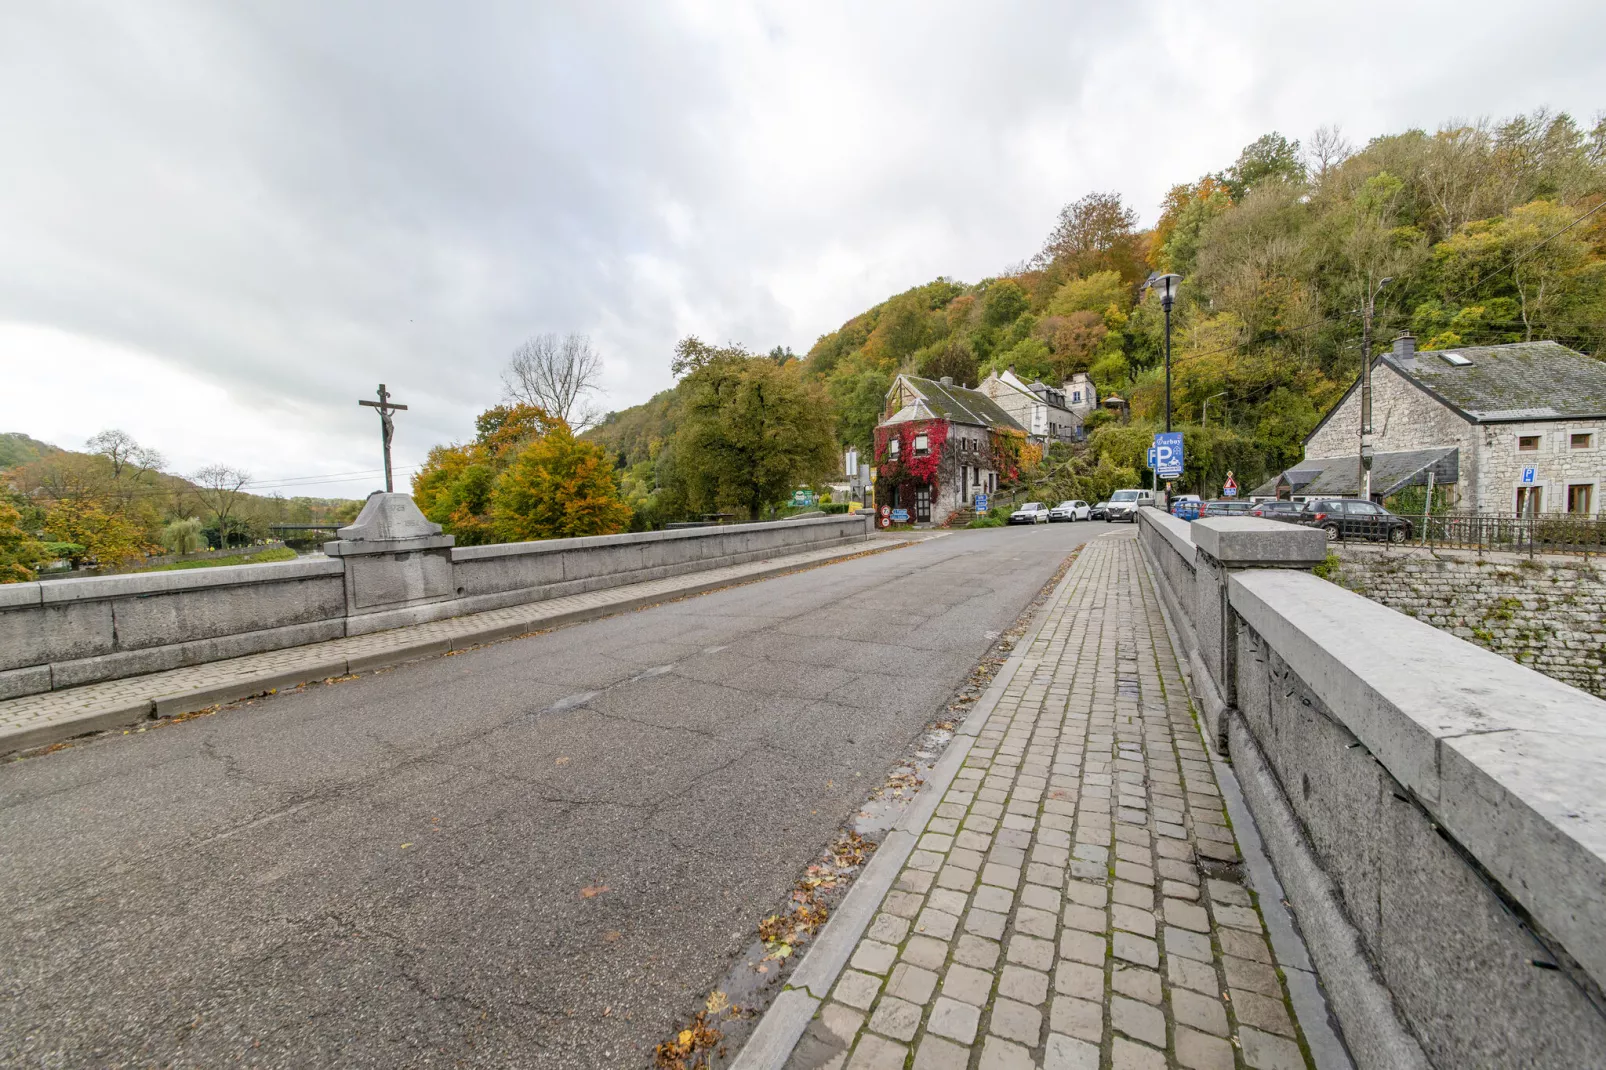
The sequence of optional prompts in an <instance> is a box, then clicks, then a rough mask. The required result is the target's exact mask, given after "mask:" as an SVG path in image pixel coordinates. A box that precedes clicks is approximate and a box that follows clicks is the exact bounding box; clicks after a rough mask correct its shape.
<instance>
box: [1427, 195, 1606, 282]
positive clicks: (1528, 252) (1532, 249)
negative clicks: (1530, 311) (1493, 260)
mask: <svg viewBox="0 0 1606 1070" xmlns="http://www.w3.org/2000/svg"><path fill="white" fill-rule="evenodd" d="M1602 208H1606V200H1602V201H1601V202H1600V203H1599V204H1597V205H1595V207H1593V208H1591V209H1590V210H1589V211H1587V212H1585V213H1584V214H1583V215H1581V216H1579V217H1578V218H1577V219H1574V220H1573V221H1572V222H1571V223H1568V224H1567V225H1566V226H1565V227H1562V228H1561V229H1560V230H1558V231H1556V232H1555V233H1554V234H1547V235H1546V236H1545V237H1543V238H1540V239H1539V240H1538V241H1536V242H1534V243H1533V244H1532V245H1530V246H1529V247H1528V248H1526V249H1524V250H1523V251H1522V252H1520V253H1518V254H1517V255H1516V256H1514V257H1512V258H1511V259H1510V260H1509V261H1508V262H1506V263H1504V264H1502V265H1500V266H1499V267H1497V268H1495V269H1494V270H1493V271H1491V272H1489V273H1488V274H1487V275H1482V276H1479V277H1478V278H1476V279H1474V280H1473V281H1472V282H1471V283H1469V284H1468V285H1467V286H1465V287H1463V288H1462V289H1461V290H1459V291H1457V292H1456V293H1455V294H1452V295H1451V296H1449V297H1447V298H1445V303H1447V304H1449V303H1452V302H1456V301H1459V300H1461V298H1463V297H1465V296H1466V295H1467V294H1468V293H1471V292H1472V291H1473V290H1475V289H1477V288H1478V287H1479V286H1481V285H1483V284H1484V283H1485V282H1487V281H1489V280H1490V279H1492V278H1494V277H1495V276H1496V275H1499V274H1502V273H1503V272H1505V271H1506V270H1508V269H1510V268H1513V267H1516V266H1517V265H1518V264H1519V263H1521V262H1522V261H1523V260H1526V259H1527V258H1528V257H1530V256H1532V255H1533V254H1534V253H1536V252H1538V251H1539V250H1540V248H1542V247H1543V246H1544V245H1545V244H1546V243H1548V242H1550V241H1551V240H1552V239H1555V238H1559V237H1561V236H1562V235H1563V234H1565V233H1567V232H1568V231H1569V230H1572V229H1573V228H1574V227H1576V226H1577V225H1578V224H1580V223H1582V222H1583V221H1584V220H1586V219H1588V218H1589V217H1590V216H1592V215H1594V214H1595V213H1596V212H1598V211H1600V210H1601V209H1602Z"/></svg>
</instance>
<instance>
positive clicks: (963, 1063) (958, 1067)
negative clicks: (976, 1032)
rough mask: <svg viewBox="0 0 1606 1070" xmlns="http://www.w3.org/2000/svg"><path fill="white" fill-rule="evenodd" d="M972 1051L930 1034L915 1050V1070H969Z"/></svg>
mask: <svg viewBox="0 0 1606 1070" xmlns="http://www.w3.org/2000/svg"><path fill="white" fill-rule="evenodd" d="M969 1066H970V1049H969V1048H967V1047H963V1046H961V1045H959V1044H955V1043H954V1042H953V1041H951V1040H944V1039H942V1038H941V1037H934V1036H932V1035H931V1034H930V1033H929V1032H928V1033H927V1034H926V1036H925V1037H924V1038H923V1039H922V1040H921V1041H920V1047H919V1048H917V1049H916V1050H915V1065H914V1070H968V1067H969Z"/></svg>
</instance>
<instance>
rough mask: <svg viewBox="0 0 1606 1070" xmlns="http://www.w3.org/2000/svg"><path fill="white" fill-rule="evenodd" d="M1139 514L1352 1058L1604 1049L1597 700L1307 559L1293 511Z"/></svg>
mask: <svg viewBox="0 0 1606 1070" xmlns="http://www.w3.org/2000/svg"><path fill="white" fill-rule="evenodd" d="M1139 520H1140V524H1139V537H1140V540H1141V543H1142V546H1143V551H1144V556H1145V559H1146V560H1147V561H1148V562H1149V564H1150V566H1151V572H1152V574H1153V575H1154V577H1155V582H1156V585H1157V586H1158V587H1160V588H1161V595H1162V598H1161V601H1162V604H1163V605H1164V606H1165V607H1166V612H1167V617H1168V622H1169V624H1170V625H1171V627H1172V628H1173V629H1174V630H1175V632H1176V634H1177V638H1178V640H1179V644H1180V646H1181V647H1182V648H1183V651H1184V653H1185V654H1186V660H1187V664H1188V666H1189V675H1190V677H1191V682H1192V684H1193V688H1192V690H1193V691H1194V694H1195V696H1196V698H1197V699H1198V700H1199V702H1200V704H1201V706H1202V707H1203V710H1202V712H1203V713H1204V715H1205V718H1204V719H1205V720H1206V722H1207V725H1208V729H1207V732H1206V735H1207V738H1208V739H1209V742H1210V745H1211V746H1212V748H1213V749H1214V750H1215V751H1216V752H1217V753H1218V754H1220V755H1221V756H1223V757H1224V758H1227V759H1228V760H1230V761H1231V763H1232V767H1233V769H1234V771H1235V773H1236V779H1237V782H1238V783H1239V785H1240V786H1241V789H1242V791H1243V795H1244V799H1245V802H1246V803H1247V805H1248V808H1249V810H1250V813H1251V814H1252V815H1253V817H1254V821H1255V825H1256V827H1257V829H1258V830H1259V832H1260V835H1261V838H1262V840H1263V841H1264V843H1265V846H1266V849H1267V853H1268V854H1269V855H1270V857H1271V861H1272V863H1273V865H1274V867H1275V869H1276V871H1277V876H1278V879H1279V881H1280V882H1281V884H1282V886H1283V888H1284V890H1285V893H1286V896H1287V899H1288V901H1289V902H1290V904H1291V905H1292V907H1293V910H1294V912H1295V915H1296V916H1297V918H1298V921H1299V926H1300V929H1301V932H1302V934H1303V935H1304V937H1305V940H1306V943H1307V946H1308V947H1309V949H1310V955H1311V959H1312V961H1313V962H1314V963H1315V966H1316V968H1317V971H1318V973H1319V975H1320V977H1321V980H1322V984H1323V986H1324V988H1325V989H1326V991H1327V993H1328V997H1329V1005H1330V1006H1331V1008H1332V1009H1333V1012H1334V1014H1335V1016H1336V1018H1337V1019H1338V1021H1339V1023H1340V1025H1341V1027H1342V1030H1343V1033H1344V1039H1345V1042H1346V1044H1347V1046H1348V1048H1349V1050H1350V1052H1351V1054H1352V1055H1353V1057H1354V1059H1355V1063H1356V1065H1357V1066H1358V1067H1360V1068H1361V1070H1368V1068H1374V1067H1375V1068H1379V1070H1382V1068H1387V1070H1397V1068H1406V1067H1409V1068H1412V1070H1425V1068H1429V1067H1434V1068H1439V1070H1452V1068H1455V1070H1459V1068H1461V1067H1473V1066H1476V1067H1480V1068H1507V1067H1509V1068H1513V1070H1514V1068H1517V1067H1524V1068H1527V1067H1553V1068H1556V1070H1563V1068H1567V1070H1571V1068H1575V1067H1583V1066H1598V1067H1606V1015H1603V1014H1602V1013H1601V1011H1600V1009H1599V1008H1601V1007H1602V1006H1606V1000H1603V998H1602V982H1603V981H1606V896H1602V894H1601V888H1602V887H1606V810H1603V809H1602V806H1601V803H1600V800H1601V799H1602V797H1606V702H1603V701H1601V700H1600V699H1598V698H1594V697H1592V696H1590V695H1588V694H1586V693H1584V692H1583V691H1581V690H1579V689H1577V688H1575V687H1572V686H1569V685H1568V684H1565V683H1562V682H1560V681H1558V680H1554V679H1550V678H1547V677H1546V676H1543V675H1541V674H1539V673H1537V672H1535V671H1533V670H1531V669H1528V668H1525V667H1523V666H1521V665H1517V664H1515V663H1513V662H1512V661H1509V660H1506V659H1504V658H1501V657H1498V656H1496V655H1495V654H1493V653H1491V652H1489V651H1488V650H1484V649H1480V648H1479V647H1478V646H1476V645H1474V644H1472V643H1468V642H1464V641H1462V640H1461V639H1459V638H1457V637H1456V636H1454V635H1452V634H1450V633H1448V632H1446V631H1441V630H1439V629H1437V628H1434V627H1432V626H1430V625H1428V624H1427V623H1424V622H1423V621H1420V620H1413V619H1412V618H1410V617H1408V616H1405V615H1403V614H1401V613H1399V612H1396V611H1395V610H1393V609H1390V608H1389V607H1387V606H1385V605H1382V604H1380V603H1378V602H1375V601H1372V600H1370V599H1367V598H1363V597H1361V596H1360V595H1358V594H1356V593H1355V592H1353V591H1349V590H1346V589H1344V588H1343V587H1340V586H1338V585H1337V584H1334V583H1330V582H1328V581H1326V580H1324V579H1321V578H1319V577H1317V576H1314V575H1311V574H1310V570H1311V568H1312V567H1313V566H1317V565H1319V564H1321V563H1322V562H1323V558H1324V556H1325V554H1326V546H1325V545H1324V544H1322V543H1321V542H1320V541H1319V538H1320V536H1319V533H1316V532H1314V531H1312V530H1311V529H1308V528H1299V527H1297V526H1293V525H1278V524H1274V523H1270V522H1265V521H1256V520H1247V519H1244V520H1240V519H1221V520H1202V521H1198V522H1196V523H1194V524H1192V525H1186V526H1184V527H1180V528H1179V527H1178V526H1177V525H1176V524H1175V523H1174V522H1171V520H1172V518H1170V517H1166V516H1164V514H1161V513H1160V512H1158V511H1157V510H1153V509H1145V510H1143V511H1142V513H1141V514H1140V518H1139ZM1279 529H1280V530H1279ZM1312 537H1314V538H1315V539H1316V540H1318V541H1315V542H1312V541H1311V538H1312ZM1564 564H1565V563H1564ZM1573 564H1575V565H1576V564H1577V563H1576V562H1574V563H1573ZM1474 567H1476V566H1474ZM1501 567H1502V566H1500V565H1493V566H1489V568H1491V569H1494V570H1497V571H1498V570H1499V569H1500V568H1501ZM1465 582H1467V583H1469V584H1473V583H1478V582H1481V583H1488V582H1490V581H1489V580H1487V579H1483V578H1481V577H1480V578H1479V579H1477V580H1474V579H1473V578H1472V577H1467V578H1466V581H1465ZM1186 606H1191V607H1192V610H1191V619H1190V615H1189V613H1187V612H1180V611H1179V608H1180V607H1186ZM1514 616H1515V614H1514ZM1224 786H1225V785H1224Z"/></svg>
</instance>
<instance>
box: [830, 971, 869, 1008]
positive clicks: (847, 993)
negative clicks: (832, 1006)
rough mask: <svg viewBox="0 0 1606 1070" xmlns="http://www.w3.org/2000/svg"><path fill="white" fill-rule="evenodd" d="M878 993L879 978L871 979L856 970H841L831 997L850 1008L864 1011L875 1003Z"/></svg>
mask: <svg viewBox="0 0 1606 1070" xmlns="http://www.w3.org/2000/svg"><path fill="white" fill-rule="evenodd" d="M879 991H881V978H879V977H871V976H870V975H869V974H867V973H859V972H858V971H857V970H843V971H842V977H841V979H840V980H838V981H837V983H836V992H835V993H833V995H834V996H835V997H836V998H837V999H839V1000H841V1001H842V1002H843V1003H846V1004H847V1005H848V1006H850V1007H856V1008H858V1009H859V1010H861V1011H866V1010H869V1009H870V1004H872V1003H874V1002H875V997H876V993H877V992H879Z"/></svg>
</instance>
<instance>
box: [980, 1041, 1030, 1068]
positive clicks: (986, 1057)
mask: <svg viewBox="0 0 1606 1070" xmlns="http://www.w3.org/2000/svg"><path fill="white" fill-rule="evenodd" d="M977 1066H979V1067H980V1068H981V1070H1037V1064H1036V1063H1034V1062H1032V1055H1031V1052H1029V1051H1027V1050H1026V1049H1025V1048H1023V1047H1021V1046H1020V1045H1019V1044H1014V1043H1011V1042H1010V1041H1007V1040H1003V1039H1001V1038H999V1037H993V1036H990V1037H988V1038H987V1043H986V1044H984V1045H983V1046H982V1049H981V1060H980V1061H979V1062H978V1063H977Z"/></svg>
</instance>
